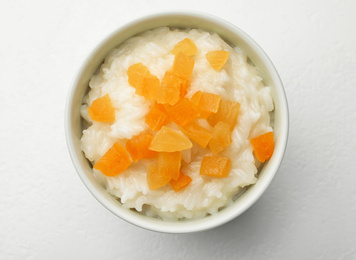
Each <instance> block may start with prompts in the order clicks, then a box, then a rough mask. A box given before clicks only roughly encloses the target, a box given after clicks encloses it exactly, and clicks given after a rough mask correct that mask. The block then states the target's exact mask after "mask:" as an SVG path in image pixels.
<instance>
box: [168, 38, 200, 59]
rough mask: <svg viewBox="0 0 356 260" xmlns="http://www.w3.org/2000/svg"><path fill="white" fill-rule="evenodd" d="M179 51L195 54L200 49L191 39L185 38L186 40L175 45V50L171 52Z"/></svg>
mask: <svg viewBox="0 0 356 260" xmlns="http://www.w3.org/2000/svg"><path fill="white" fill-rule="evenodd" d="M179 52H183V53H184V54H185V55H187V56H193V55H195V54H197V52H198V49H197V46H196V45H195V43H194V42H193V41H192V40H191V39H189V38H185V39H184V40H181V41H180V42H178V43H177V44H176V45H175V46H174V48H173V50H171V53H172V54H174V55H177V54H178V53H179Z"/></svg>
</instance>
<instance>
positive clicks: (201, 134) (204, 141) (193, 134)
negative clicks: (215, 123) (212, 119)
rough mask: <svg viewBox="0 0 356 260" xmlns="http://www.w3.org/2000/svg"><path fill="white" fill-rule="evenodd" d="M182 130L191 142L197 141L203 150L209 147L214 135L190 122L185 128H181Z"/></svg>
mask: <svg viewBox="0 0 356 260" xmlns="http://www.w3.org/2000/svg"><path fill="white" fill-rule="evenodd" d="M180 130H181V131H182V132H183V133H184V134H185V135H186V136H188V137H189V138H190V139H191V140H193V141H195V142H196V143H197V144H198V145H200V146H201V147H203V148H205V147H206V146H207V145H208V143H209V141H210V139H211V137H212V134H211V133H210V132H209V131H208V130H206V129H205V128H203V127H201V126H200V125H198V124H197V123H195V122H194V121H193V122H189V123H188V124H186V125H185V126H182V127H180Z"/></svg>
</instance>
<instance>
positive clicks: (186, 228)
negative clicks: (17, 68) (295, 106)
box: [65, 12, 288, 233]
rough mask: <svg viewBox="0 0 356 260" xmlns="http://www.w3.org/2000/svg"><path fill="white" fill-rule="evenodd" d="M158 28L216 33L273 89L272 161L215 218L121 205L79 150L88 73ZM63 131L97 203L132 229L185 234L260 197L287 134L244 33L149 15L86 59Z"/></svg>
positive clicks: (269, 78)
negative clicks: (175, 217) (184, 217)
mask: <svg viewBox="0 0 356 260" xmlns="http://www.w3.org/2000/svg"><path fill="white" fill-rule="evenodd" d="M161 26H169V27H181V28H200V29H204V30H206V31H210V32H216V33H218V34H219V35H220V36H221V37H222V38H223V39H224V40H226V41H227V42H228V43H230V44H231V45H234V46H239V47H240V48H241V49H243V50H244V51H245V53H246V54H247V56H248V57H249V59H250V60H251V62H252V63H253V64H255V66H257V67H258V68H259V70H260V72H261V75H262V77H263V79H264V83H265V84H266V85H268V86H270V87H271V88H272V96H273V99H274V104H275V110H274V133H275V151H274V154H273V156H272V158H271V159H270V160H269V161H268V162H267V163H266V164H265V165H264V166H263V168H262V169H261V171H260V175H259V180H258V181H257V183H256V184H254V185H252V186H251V187H250V188H249V189H247V191H246V192H245V193H244V194H243V195H242V196H241V197H239V198H238V199H237V200H236V201H235V202H234V203H233V204H232V205H230V206H229V207H226V208H225V209H223V210H221V211H220V212H219V213H218V214H215V215H213V216H208V217H205V218H203V219H199V220H189V221H178V222H167V221H161V220H159V219H154V218H149V217H145V216H143V215H140V214H139V213H137V212H135V211H133V210H129V209H126V208H124V207H122V205H121V204H120V203H119V202H118V201H117V200H116V199H115V198H114V197H112V196H111V195H110V194H109V193H108V192H106V190H105V189H104V188H103V187H102V186H101V185H100V184H99V183H98V182H97V180H96V179H95V178H94V176H93V174H92V168H91V165H90V163H89V162H88V160H87V159H86V158H85V156H84V154H83V152H82V151H81V148H80V138H81V135H82V130H83V129H82V120H81V117H80V107H81V104H82V100H83V97H84V95H85V94H86V92H87V91H88V83H89V80H90V77H91V75H93V74H94V73H95V71H96V70H97V69H98V68H99V66H100V65H101V64H102V62H103V60H104V58H105V56H106V55H107V54H108V53H109V52H110V50H112V49H113V48H115V47H117V46H118V45H119V44H120V43H122V42H124V41H125V40H127V39H128V38H130V37H132V36H134V35H136V34H138V33H141V32H143V31H146V30H150V29H153V28H156V27H161ZM65 128H66V129H65V130H66V138H67V145H68V149H69V153H70V155H71V158H72V161H73V164H74V166H75V168H76V170H77V172H78V174H79V176H80V178H81V179H82V181H83V182H84V184H85V185H86V186H87V188H88V189H89V191H90V192H91V193H92V194H93V195H94V197H95V198H96V199H97V200H98V201H99V202H100V203H102V204H103V205H104V206H105V207H106V208H108V209H109V210H110V211H112V212H113V213H114V214H116V215H117V216H119V217H121V218H122V219H124V220H126V221H128V222H130V223H132V224H135V225H137V226H140V227H143V228H146V229H150V230H155V231H161V232H170V233H185V232H194V231H201V230H206V229H209V228H213V227H216V226H219V225H221V224H224V223H226V222H228V221H230V220H231V219H233V218H235V217H237V216H238V215H240V214H241V213H243V212H244V211H245V210H246V209H248V208H249V207H250V206H251V205H252V204H253V203H254V202H255V201H256V200H257V199H258V198H259V197H260V196H261V194H262V193H263V192H264V190H265V189H266V188H267V186H268V185H269V183H270V182H271V181H272V179H273V177H274V175H275V173H276V171H277V170H278V167H279V165H280V163H281V161H282V158H283V155H284V151H285V147H286V143H287V136H288V107H287V102H286V96H285V93H284V90H283V85H282V83H281V80H280V78H279V76H278V73H277V71H276V70H275V68H274V66H273V64H272V63H271V61H270V60H269V58H268V57H267V55H266V54H265V53H264V52H263V50H262V49H261V48H260V47H259V46H258V45H257V44H256V43H255V41H254V40H252V39H251V38H250V37H249V36H247V35H246V34H245V33H244V32H243V31H241V30H240V29H238V28H237V27H235V26H233V25H231V24H229V23H227V22H225V21H222V20H220V19H218V18H216V17H211V16H209V15H206V14H199V13H186V12H185V13H165V14H158V15H152V16H148V17H145V18H142V19H139V20H136V21H134V22H131V23H129V24H127V25H126V26H124V27H122V28H120V29H119V30H117V31H115V32H114V33H112V34H111V35H110V36H109V37H107V38H106V39H104V40H103V41H102V42H101V43H100V44H99V45H98V47H97V48H96V49H95V50H94V51H93V52H92V53H91V54H90V55H89V57H88V58H87V60H86V61H85V62H84V64H83V66H82V68H81V69H80V71H79V73H78V74H77V77H76V79H75V80H74V82H73V86H72V88H71V90H70V93H69V96H68V99H67V104H66V118H65Z"/></svg>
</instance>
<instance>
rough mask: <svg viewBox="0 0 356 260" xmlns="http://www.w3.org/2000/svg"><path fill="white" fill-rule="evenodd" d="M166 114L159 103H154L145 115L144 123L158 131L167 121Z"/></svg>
mask: <svg viewBox="0 0 356 260" xmlns="http://www.w3.org/2000/svg"><path fill="white" fill-rule="evenodd" d="M168 121H169V120H168V115H167V113H166V111H165V109H164V107H163V106H162V105H161V104H157V103H154V104H153V106H152V107H151V110H150V111H149V112H148V113H147V115H146V117H145V122H146V124H147V125H148V126H149V127H150V128H151V129H152V130H153V131H158V130H159V129H161V127H162V126H163V125H165V124H167V123H168Z"/></svg>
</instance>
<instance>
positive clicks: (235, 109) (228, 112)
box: [207, 99, 240, 129]
mask: <svg viewBox="0 0 356 260" xmlns="http://www.w3.org/2000/svg"><path fill="white" fill-rule="evenodd" d="M239 112H240V103H238V102H234V101H230V100H224V99H222V100H221V101H220V104H219V109H218V111H217V112H216V113H213V114H211V115H210V116H209V117H208V118H207V120H208V122H209V123H210V124H211V126H215V125H216V124H217V123H218V122H220V121H223V122H225V123H228V124H229V125H230V128H231V129H233V128H234V127H235V123H236V119H237V116H238V114H239Z"/></svg>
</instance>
